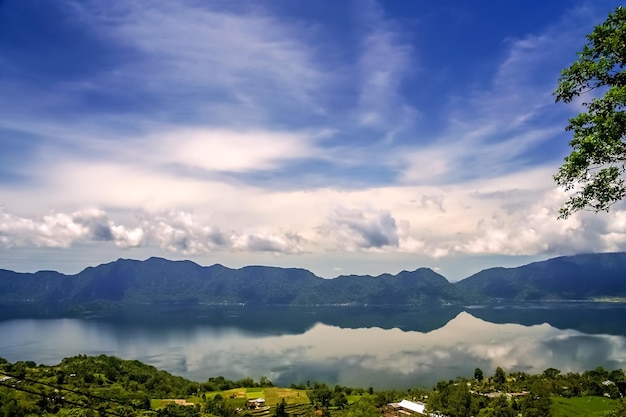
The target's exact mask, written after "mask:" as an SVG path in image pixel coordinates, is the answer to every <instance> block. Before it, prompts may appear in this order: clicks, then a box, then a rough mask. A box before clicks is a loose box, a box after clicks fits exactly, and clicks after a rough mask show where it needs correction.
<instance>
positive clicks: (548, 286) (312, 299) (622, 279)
mask: <svg viewBox="0 0 626 417" xmlns="http://www.w3.org/2000/svg"><path fill="white" fill-rule="evenodd" d="M603 297H604V298H606V297H626V253H605V254H592V255H578V256H570V257H560V258H554V259H550V260H547V261H543V262H536V263H532V264H529V265H525V266H521V267H518V268H492V269H487V270H484V271H481V272H479V273H477V274H475V275H472V276H471V277H469V278H466V279H464V280H462V281H459V282H457V283H454V284H451V283H450V282H448V280H446V278H444V277H443V276H441V275H439V274H437V273H436V272H434V271H432V270H431V269H428V268H419V269H417V270H415V271H402V272H400V273H399V274H397V275H390V274H383V275H380V276H376V277H373V276H369V275H368V276H355V275H350V276H340V277H337V278H334V279H323V278H320V277H318V276H316V275H314V274H313V273H311V272H309V271H307V270H305V269H298V268H274V267H265V266H248V267H245V268H241V269H231V268H227V267H224V266H222V265H219V264H217V265H213V266H208V267H204V266H200V265H198V264H196V263H194V262H191V261H169V260H166V259H161V258H150V259H147V260H145V261H136V260H127V259H119V260H117V261H115V262H111V263H108V264H103V265H99V266H96V267H89V268H86V269H85V270H83V271H81V272H80V273H78V274H76V275H64V274H61V273H58V272H53V271H40V272H36V273H33V274H26V273H17V272H13V271H8V270H0V302H42V303H51V302H57V303H65V304H89V303H94V302H106V303H125V304H155V303H161V304H171V303H193V304H198V303H200V304H230V305H233V304H246V305H378V306H383V305H384V306H389V305H392V306H400V305H445V304H466V303H485V302H492V301H545V300H593V299H598V298H603Z"/></svg>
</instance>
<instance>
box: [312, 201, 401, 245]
mask: <svg viewBox="0 0 626 417" xmlns="http://www.w3.org/2000/svg"><path fill="white" fill-rule="evenodd" d="M328 223H329V224H328V226H327V227H325V228H323V229H322V230H323V232H324V233H330V234H332V235H334V236H336V237H337V239H338V241H340V242H344V243H345V244H346V245H347V246H348V247H352V248H354V247H359V248H366V249H368V248H382V247H385V246H398V227H397V225H396V220H395V219H394V218H393V217H392V216H391V213H389V212H388V211H384V210H359V209H347V208H344V207H337V208H335V209H334V210H333V211H332V212H331V213H329V215H328Z"/></svg>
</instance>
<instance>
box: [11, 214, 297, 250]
mask: <svg viewBox="0 0 626 417" xmlns="http://www.w3.org/2000/svg"><path fill="white" fill-rule="evenodd" d="M136 222H137V223H138V224H137V225H136V226H134V227H127V226H125V225H123V224H118V223H116V222H115V221H113V220H112V219H111V218H110V217H109V216H108V215H107V214H106V213H105V212H104V211H102V210H83V211H77V212H74V213H71V214H65V213H52V214H48V215H44V216H41V217H34V218H26V217H19V216H16V215H13V214H10V213H7V212H6V211H4V210H0V244H2V246H4V247H5V248H11V247H63V248H67V247H69V246H71V245H72V244H73V243H78V242H90V241H91V242H98V241H100V242H102V241H105V242H113V243H114V244H115V245H116V246H118V247H120V248H133V247H139V246H151V245H156V246H158V247H159V248H160V249H161V250H163V251H165V252H170V253H181V254H186V255H189V254H201V253H208V252H211V251H214V250H235V251H249V252H273V253H297V252H302V251H303V248H302V246H301V245H302V244H303V243H304V242H305V241H304V239H303V238H302V237H301V236H300V235H298V234H297V233H293V232H286V233H281V232H265V231H261V232H250V233H247V232H246V233H244V232H230V233H225V232H223V231H221V230H220V229H219V228H218V227H215V226H213V225H210V224H206V223H204V222H202V221H199V220H198V219H196V218H195V216H194V215H193V214H191V213H189V212H184V211H168V212H161V213H148V212H142V213H140V214H139V215H138V216H137V219H136Z"/></svg>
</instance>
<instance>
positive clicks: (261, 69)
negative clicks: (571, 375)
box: [0, 0, 626, 280]
mask: <svg viewBox="0 0 626 417" xmlns="http://www.w3.org/2000/svg"><path fill="white" fill-rule="evenodd" d="M617 5H619V2H617V1H568V2H564V1H545V0H543V1H528V2H508V1H493V2H491V1H490V2H485V1H451V2H408V1H400V0H393V1H392V0H390V1H381V2H376V1H367V0H362V1H361V0H355V1H345V2H337V1H316V2H308V1H307V2H305V1H292V0H289V1H287V0H284V1H281V0H278V1H272V2H259V1H240V2H230V1H223V0H221V1H192V0H189V1H182V0H179V1H170V0H161V1H147V0H137V1H132V2H128V1H106V2H102V1H88V0H85V1H71V0H58V1H55V2H40V1H36V0H5V1H2V2H0V114H1V115H2V116H1V117H0V143H1V146H2V152H1V153H0V267H3V268H8V269H15V270H18V271H35V270H39V269H57V270H61V271H64V272H68V273H75V272H78V271H80V270H81V269H83V268H84V267H86V266H88V265H94V264H98V263H102V262H108V261H111V260H114V259H117V258H120V257H122V258H136V259H144V258H146V257H149V256H162V257H166V258H171V259H183V258H184V259H192V260H194V261H196V262H198V263H200V264H204V265H208V264H213V263H222V264H224V265H227V266H231V267H239V266H243V265H248V264H265V265H276V266H299V267H304V268H308V269H310V270H312V271H313V272H315V273H317V274H319V275H321V276H324V277H332V276H336V275H340V274H349V273H359V274H362V273H369V274H379V273H383V272H391V273H395V272H398V271H400V270H403V269H407V270H411V269H415V268H417V267H421V266H428V267H431V268H433V269H436V270H437V271H439V272H440V273H441V274H443V275H444V276H446V277H448V278H449V279H452V280H457V279H460V278H463V277H466V276H468V275H470V274H471V273H474V272H477V271H478V270H480V269H483V268H486V267H492V266H499V265H504V266H514V265H521V264H524V263H527V262H530V261H533V260H540V259H546V258H549V257H553V256H558V255H569V254H575V253H583V252H607V251H622V250H626V206H624V205H623V204H619V205H617V206H615V207H614V210H613V211H612V212H611V213H609V214H599V215H595V214H592V213H580V214H576V215H574V216H572V217H571V218H569V219H567V220H557V215H558V208H559V207H560V205H561V204H562V203H563V201H564V200H565V198H566V196H565V194H563V192H562V191H561V190H559V189H557V188H556V186H555V185H554V182H553V180H552V175H553V174H554V173H555V172H556V169H557V168H558V166H559V165H560V163H561V161H562V160H563V157H564V156H565V155H566V154H567V153H568V151H569V148H568V142H569V139H570V136H569V134H568V133H567V132H565V131H564V126H565V125H566V124H567V120H568V118H569V117H572V116H573V115H575V114H576V113H577V112H578V111H580V110H581V108H582V107H581V103H582V101H583V100H578V101H576V102H574V103H571V104H563V103H558V104H555V103H554V97H553V96H552V91H554V88H555V87H556V83H557V80H558V77H559V74H560V70H561V69H562V68H564V67H566V66H568V65H569V64H570V63H571V62H572V61H573V60H574V59H575V58H576V51H578V50H580V49H581V48H582V46H583V45H584V43H585V34H587V33H589V32H590V31H591V30H592V28H593V26H595V25H596V24H598V23H600V22H602V21H603V20H604V19H605V18H606V16H607V15H608V13H609V12H610V11H612V10H614V9H615V7H616V6H617Z"/></svg>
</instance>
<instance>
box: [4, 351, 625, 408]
mask: <svg viewBox="0 0 626 417" xmlns="http://www.w3.org/2000/svg"><path fill="white" fill-rule="evenodd" d="M0 378H1V379H2V381H1V382H0V417H9V416H10V417H25V416H59V417H65V416H68V417H69V416H73V417H74V416H86V417H96V416H102V415H112V416H128V417H130V416H156V417H170V416H176V417H179V416H180V417H201V416H223V417H236V416H246V417H255V416H263V417H265V416H267V417H271V416H276V417H286V416H294V417H296V416H332V417H342V416H346V417H368V416H371V417H375V416H380V414H381V411H384V410H386V409H387V408H388V407H389V406H388V404H390V403H397V402H399V401H401V400H403V399H408V400H412V401H421V402H424V403H425V404H426V410H427V411H428V412H433V413H440V414H441V415H447V416H450V417H468V416H480V417H488V416H498V417H507V416H511V417H519V416H521V417H534V416H537V417H539V416H541V417H549V416H554V417H575V416H582V415H585V416H594V415H597V416H608V417H625V416H626V403H624V402H623V400H620V398H622V397H623V395H624V394H626V375H625V374H624V372H623V370H619V369H618V370H613V371H608V370H605V369H603V368H597V369H594V370H590V371H586V372H583V373H582V374H578V373H567V374H562V373H561V372H560V371H559V370H558V369H554V368H549V369H547V370H546V371H544V372H543V373H542V374H538V375H529V374H525V373H523V372H516V373H510V374H507V373H506V372H505V371H504V370H503V369H502V368H498V369H497V370H496V372H495V373H494V374H493V375H491V376H487V375H484V373H483V372H482V370H480V369H479V368H477V369H476V371H475V372H474V378H471V379H467V378H463V377H459V378H456V379H455V380H449V381H440V382H439V383H437V385H436V386H435V387H434V388H433V389H432V390H424V389H418V388H414V389H409V390H384V391H376V390H374V389H373V388H371V387H370V388H367V389H364V388H351V387H343V386H334V387H331V386H329V385H327V384H324V383H312V384H311V383H309V382H307V384H299V385H294V386H292V387H291V388H279V387H274V386H272V384H271V382H270V381H269V380H268V379H267V378H262V379H261V380H259V381H258V382H255V381H254V380H252V379H251V378H244V379H242V380H240V381H229V380H227V379H225V378H223V377H215V378H210V379H209V380H207V381H206V382H204V383H199V382H192V381H189V380H186V379H184V378H181V377H176V376H173V375H171V374H169V373H167V372H164V371H159V370H157V369H156V368H154V367H152V366H149V365H145V364H142V363H141V362H138V361H132V360H130V361H129V360H121V359H119V358H116V357H111V356H105V355H101V356H94V357H88V356H84V355H79V356H75V357H72V358H67V359H64V360H63V361H62V362H61V363H60V364H59V365H56V366H44V365H37V364H35V363H33V362H23V361H20V362H15V363H10V362H8V361H6V360H4V359H2V358H0ZM256 398H263V399H264V400H265V402H264V403H261V405H260V406H259V407H248V401H249V400H251V399H256ZM388 412H389V411H388Z"/></svg>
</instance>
